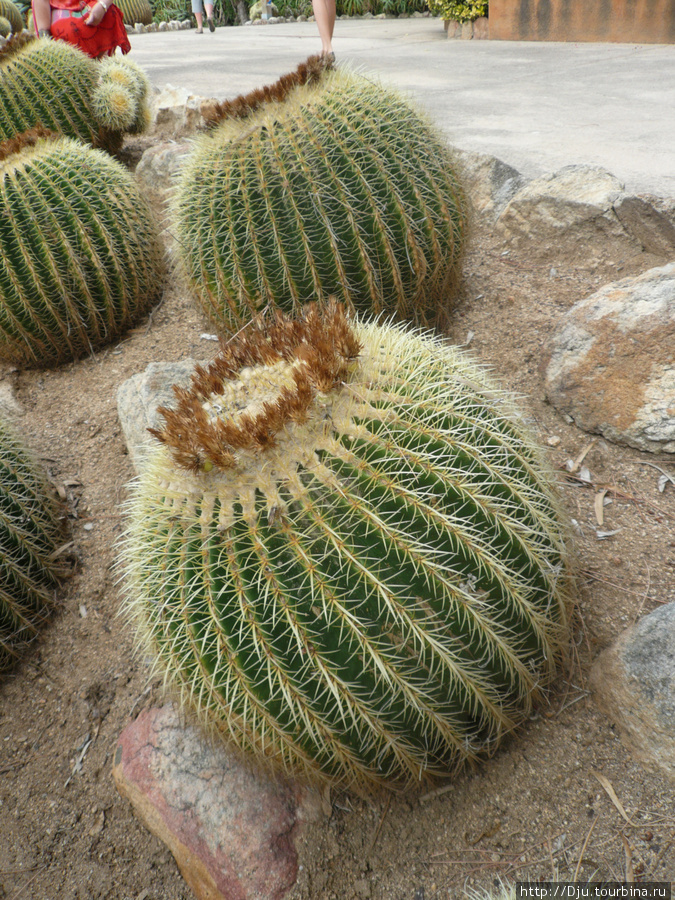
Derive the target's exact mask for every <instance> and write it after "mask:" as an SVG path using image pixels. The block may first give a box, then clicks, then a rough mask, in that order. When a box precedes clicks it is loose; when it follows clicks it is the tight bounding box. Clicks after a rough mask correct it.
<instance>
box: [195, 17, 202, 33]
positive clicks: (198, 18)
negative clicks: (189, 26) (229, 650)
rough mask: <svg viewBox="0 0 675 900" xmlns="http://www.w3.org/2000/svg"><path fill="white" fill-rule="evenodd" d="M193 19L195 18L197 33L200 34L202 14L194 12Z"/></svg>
mask: <svg viewBox="0 0 675 900" xmlns="http://www.w3.org/2000/svg"><path fill="white" fill-rule="evenodd" d="M195 19H196V20H197V34H201V33H202V31H204V14H203V13H200V12H196V13H195Z"/></svg>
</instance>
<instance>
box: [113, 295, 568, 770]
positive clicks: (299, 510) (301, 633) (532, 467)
mask: <svg viewBox="0 0 675 900" xmlns="http://www.w3.org/2000/svg"><path fill="white" fill-rule="evenodd" d="M334 314H335V309H333V310H332V312H330V313H328V314H326V316H325V318H324V319H323V320H322V325H321V327H318V326H317V327H315V325H316V319H317V314H316V312H315V311H313V312H311V313H309V314H308V316H307V318H305V319H304V320H303V323H304V324H303V325H302V327H303V328H305V331H304V332H302V333H300V338H299V339H298V340H296V338H297V336H298V333H299V332H296V333H295V337H293V336H291V337H290V338H289V335H291V334H292V328H291V326H288V323H286V324H284V323H281V324H279V322H277V326H275V328H272V330H271V331H267V332H265V331H260V332H257V331H256V330H255V329H249V330H247V331H246V332H245V334H244V336H243V338H241V339H239V338H235V339H233V340H232V341H231V342H230V343H228V344H227V345H224V351H223V353H224V356H222V357H221V358H220V362H216V363H214V364H213V365H212V366H211V367H209V369H208V370H206V371H204V370H198V372H197V374H196V375H195V377H194V379H193V387H192V389H191V390H188V391H178V396H179V407H178V409H177V410H176V411H169V410H164V411H163V412H164V415H165V417H166V423H167V424H166V428H165V430H164V431H162V432H154V434H155V435H156V436H158V437H159V438H160V441H161V442H162V443H160V444H158V445H156V447H155V448H154V451H153V452H151V454H150V456H149V458H148V462H147V465H146V467H145V468H144V469H143V472H142V473H141V476H140V479H139V481H138V483H137V485H136V486H135V488H134V491H133V496H132V498H131V500H130V502H129V508H128V512H129V526H128V529H127V534H126V540H125V543H124V547H123V552H122V566H123V567H124V569H125V574H126V595H127V601H126V603H127V609H128V613H129V615H130V616H131V617H132V618H133V619H134V621H135V622H136V625H137V629H138V633H139V634H140V636H141V639H142V641H143V642H144V646H145V647H147V648H149V649H150V651H151V653H153V654H154V656H155V658H156V665H157V668H158V670H159V671H161V672H163V673H164V676H165V678H166V680H167V682H169V683H170V684H171V685H173V686H175V687H177V688H178V690H179V691H180V692H181V694H182V698H183V701H184V703H185V705H186V706H187V707H188V708H189V709H192V710H195V711H196V712H197V713H198V714H199V716H200V718H201V719H202V721H203V722H204V723H206V724H207V725H208V726H209V727H211V728H212V729H215V730H216V731H218V732H220V733H221V734H223V735H224V736H225V737H226V738H228V739H229V740H231V741H232V742H234V744H235V745H237V746H238V747H239V748H240V749H241V750H243V751H245V752H247V753H251V754H253V756H255V757H256V758H257V759H258V760H261V761H263V762H268V763H270V764H272V765H276V766H281V767H282V768H284V769H285V770H287V771H289V772H292V773H299V774H301V775H304V776H308V777H310V778H311V777H315V778H317V777H318V778H323V779H327V780H329V781H337V782H341V783H343V784H347V785H350V784H364V783H365V784H372V783H394V784H396V783H403V784H406V783H416V782H418V781H419V780H420V779H422V778H424V777H426V776H430V775H447V774H448V773H449V772H452V771H453V770H454V769H455V768H456V767H458V766H459V765H461V764H462V763H463V762H464V761H466V760H467V759H472V758H475V757H479V756H482V755H486V754H489V753H491V752H492V751H493V750H494V749H495V748H496V746H497V745H498V744H499V742H500V740H501V738H502V737H503V736H504V735H505V734H507V733H508V732H510V731H511V730H512V729H513V728H514V727H515V726H516V725H517V724H518V723H519V722H521V721H522V720H523V719H524V718H525V717H526V716H527V715H528V713H529V711H530V709H531V704H532V701H533V698H535V697H536V696H538V695H540V694H541V692H542V690H543V689H544V688H545V687H546V685H547V684H549V682H550V680H551V678H552V677H553V674H554V672H555V669H556V665H557V663H558V662H559V661H560V659H561V658H562V656H563V655H564V648H565V645H566V639H567V621H568V610H569V603H570V595H571V589H570V578H569V573H568V567H567V562H566V553H565V546H564V540H563V533H562V532H563V529H562V527H561V525H560V524H559V518H558V513H557V502H556V498H555V494H554V491H553V489H552V487H551V484H552V480H553V476H552V473H551V472H549V470H548V468H547V467H546V465H545V464H544V462H543V461H542V458H541V456H540V453H539V452H538V450H537V449H536V448H535V446H534V445H533V444H532V442H531V439H530V437H529V435H528V433H527V430H526V429H525V428H524V427H523V425H522V423H521V422H520V418H519V415H518V413H517V411H516V410H515V408H514V406H513V404H512V402H511V400H510V398H509V397H508V396H507V395H505V394H504V393H503V392H501V391H500V390H498V389H497V388H496V387H495V386H494V385H493V384H492V383H490V381H489V380H488V378H487V377H486V376H485V375H484V373H483V372H482V371H481V370H480V369H479V368H478V367H476V366H475V365H474V364H472V363H471V362H470V361H469V360H468V359H467V358H466V357H465V356H463V355H462V354H461V353H460V352H459V351H457V350H455V349H453V348H451V347H448V346H446V345H445V344H443V343H442V342H441V341H439V340H436V339H434V338H432V337H429V336H424V335H418V334H414V333H411V332H409V331H405V330H403V329H402V328H399V327H391V326H384V325H376V324H370V325H364V324H361V325H353V326H349V328H346V327H344V322H345V320H344V319H343V318H341V316H337V318H335V315H337V314H335V315H334ZM331 316H333V318H331ZM305 326H306V327H305ZM299 327H300V326H299ZM349 335H351V337H350V336H349ZM277 351H278V352H277Z"/></svg>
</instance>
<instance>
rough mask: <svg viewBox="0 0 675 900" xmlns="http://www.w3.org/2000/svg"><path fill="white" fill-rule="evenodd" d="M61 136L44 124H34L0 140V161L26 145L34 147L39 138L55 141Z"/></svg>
mask: <svg viewBox="0 0 675 900" xmlns="http://www.w3.org/2000/svg"><path fill="white" fill-rule="evenodd" d="M62 136H63V135H61V134H59V133H58V132H57V131H51V130H50V129H49V128H45V127H44V125H34V126H33V128H29V129H28V130H27V131H24V132H23V133H22V134H17V136H16V137H13V138H8V139H7V140H6V141H0V162H2V160H3V159H7V157H8V156H12V154H14V153H19V152H20V151H21V150H24V149H25V148H26V147H34V146H35V145H36V144H37V142H38V141H40V140H43V141H56V140H58V139H59V138H60V137H62Z"/></svg>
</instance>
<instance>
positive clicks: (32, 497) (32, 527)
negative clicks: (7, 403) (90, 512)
mask: <svg viewBox="0 0 675 900" xmlns="http://www.w3.org/2000/svg"><path fill="white" fill-rule="evenodd" d="M59 535H60V526H59V518H58V510H57V507H56V504H55V502H54V500H53V497H52V494H51V492H50V490H49V487H48V485H47V480H46V478H45V476H44V474H43V472H42V471H41V469H40V467H39V466H38V465H37V463H36V461H35V459H34V457H33V455H32V454H31V453H30V452H29V451H28V450H27V449H26V447H25V445H24V443H23V441H22V440H21V439H20V438H19V436H18V435H17V433H16V431H15V430H14V428H13V427H12V426H10V425H9V423H8V422H7V421H5V420H3V419H1V418H0V671H2V670H4V669H6V668H8V667H9V666H10V665H11V664H12V662H13V661H14V659H15V658H16V657H17V656H18V655H19V653H20V652H21V651H22V650H23V649H24V648H25V647H26V646H27V644H28V643H30V641H31V640H32V639H33V637H34V636H35V635H36V633H37V630H38V628H39V626H40V625H41V623H42V622H43V621H44V620H45V619H46V618H47V616H48V615H49V614H50V612H51V611H52V609H53V608H54V603H55V589H56V586H57V583H58V581H57V578H58V568H57V565H56V563H55V562H54V552H55V550H56V548H57V546H58V540H59Z"/></svg>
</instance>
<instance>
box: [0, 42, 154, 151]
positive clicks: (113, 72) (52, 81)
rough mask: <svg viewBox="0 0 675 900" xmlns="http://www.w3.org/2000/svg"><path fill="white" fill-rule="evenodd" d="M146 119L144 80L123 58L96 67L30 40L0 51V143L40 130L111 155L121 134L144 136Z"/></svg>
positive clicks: (57, 46)
mask: <svg viewBox="0 0 675 900" xmlns="http://www.w3.org/2000/svg"><path fill="white" fill-rule="evenodd" d="M125 71H128V75H127V76H126V79H124V77H123V74H120V73H124V72H125ZM148 115H149V114H148V109H147V79H146V78H145V76H144V75H143V73H142V72H141V70H140V69H139V67H138V66H136V65H135V64H133V63H130V62H128V61H127V60H125V59H124V58H119V57H118V58H111V59H110V60H106V61H105V62H98V61H96V60H93V59H90V58H89V57H88V56H87V55H86V54H85V53H83V52H82V51H81V50H79V49H78V48H77V47H74V46H73V45H72V44H68V43H66V42H65V41H50V40H45V39H41V40H38V39H37V38H35V37H33V36H32V35H28V34H23V35H19V36H18V37H15V38H12V40H11V41H9V43H8V44H7V45H6V46H5V47H4V48H3V49H2V50H0V141H3V140H7V139H9V138H13V137H15V136H16V135H18V134H22V133H23V132H24V131H26V130H27V129H29V128H32V127H33V126H34V125H38V124H40V125H43V126H44V127H45V128H50V129H52V130H53V131H58V132H60V133H61V134H63V135H65V136H67V137H73V138H78V139H79V140H81V141H84V142H85V143H88V144H91V145H92V146H94V147H102V148H104V149H107V150H110V151H114V150H116V149H117V148H118V147H119V145H120V143H121V140H122V135H123V134H124V133H125V132H129V131H132V132H139V131H142V130H144V128H145V126H146V124H147V121H148Z"/></svg>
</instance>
